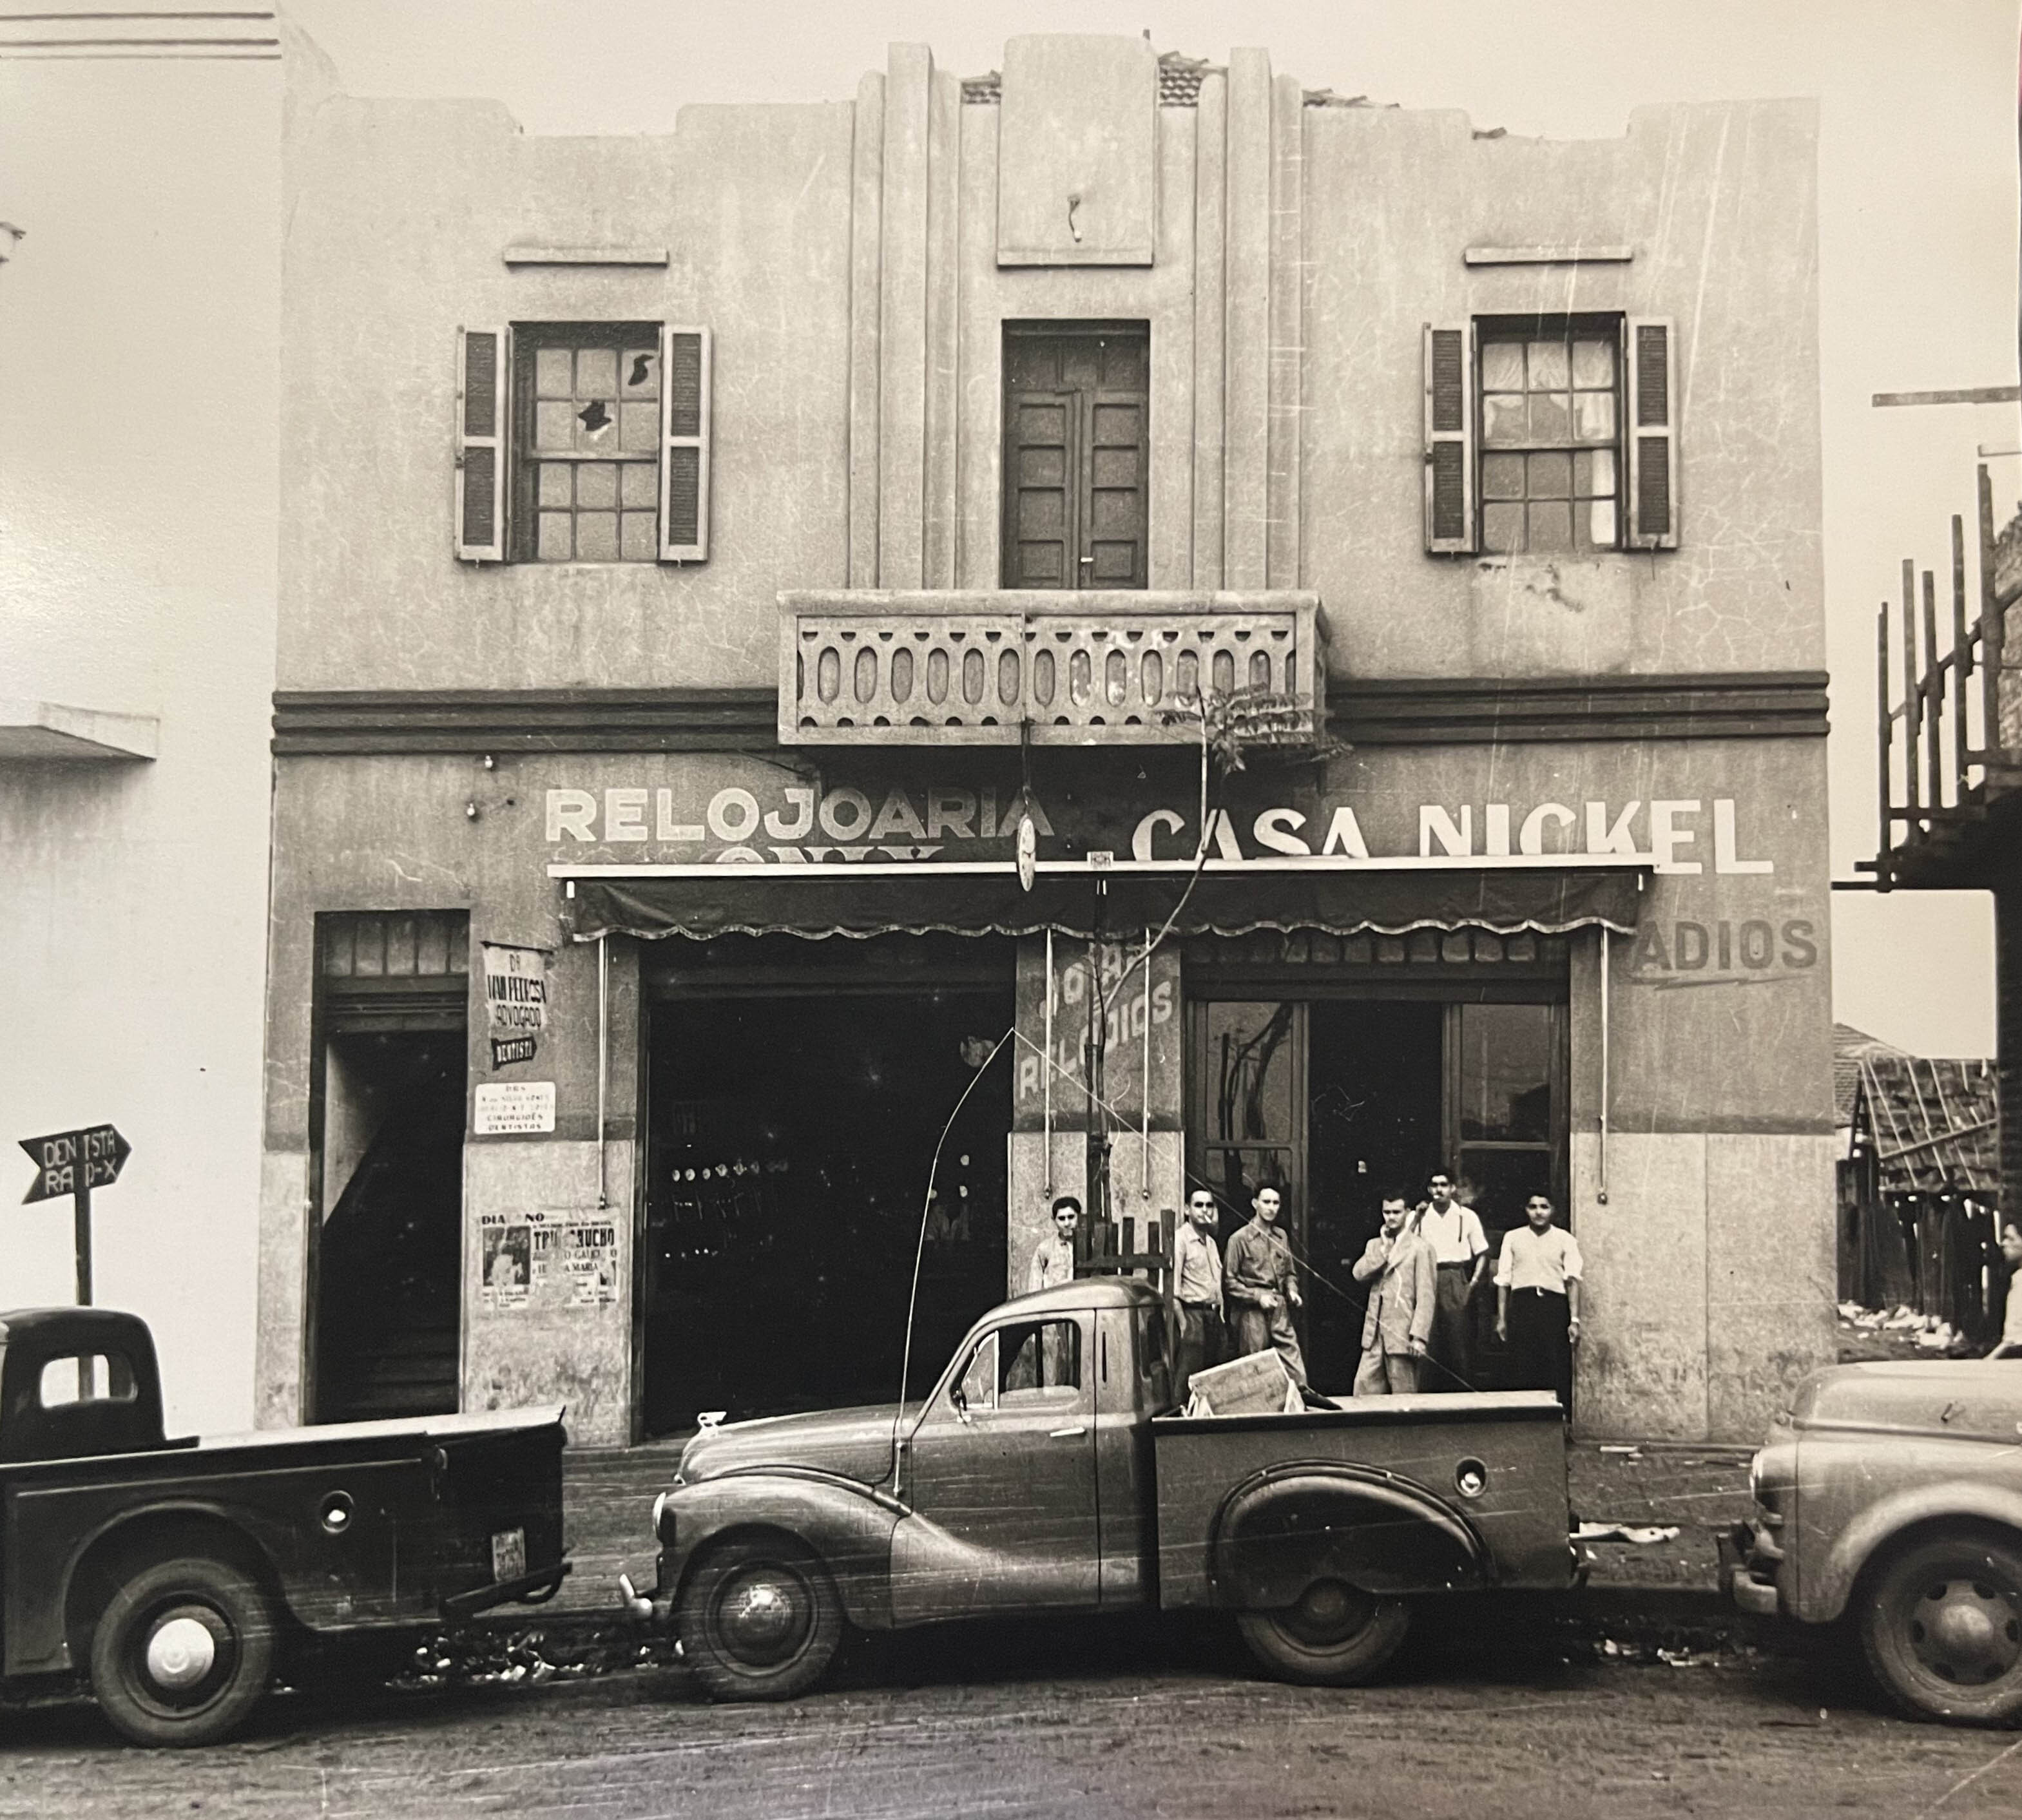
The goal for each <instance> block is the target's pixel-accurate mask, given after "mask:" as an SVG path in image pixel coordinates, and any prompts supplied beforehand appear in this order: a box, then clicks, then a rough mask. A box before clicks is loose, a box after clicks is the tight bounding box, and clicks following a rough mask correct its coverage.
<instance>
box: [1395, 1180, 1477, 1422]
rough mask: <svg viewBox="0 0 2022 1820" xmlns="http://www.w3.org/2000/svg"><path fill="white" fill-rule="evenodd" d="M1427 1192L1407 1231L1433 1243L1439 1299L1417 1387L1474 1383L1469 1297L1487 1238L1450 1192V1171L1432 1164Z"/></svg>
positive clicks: (1442, 1388) (1461, 1386)
mask: <svg viewBox="0 0 2022 1820" xmlns="http://www.w3.org/2000/svg"><path fill="white" fill-rule="evenodd" d="M1426 1186H1427V1187H1428V1188H1429V1190H1430V1191H1431V1195H1432V1198H1431V1200H1430V1201H1429V1202H1428V1203H1427V1204H1426V1205H1424V1206H1422V1207H1421V1208H1420V1209H1418V1214H1417V1216H1416V1217H1415V1218H1414V1219H1413V1220H1412V1222H1411V1231H1413V1232H1414V1234H1416V1235H1418V1237H1419V1238H1422V1239H1423V1240H1424V1241H1425V1243H1426V1244H1427V1245H1429V1246H1431V1247H1432V1252H1433V1264H1435V1265H1436V1266H1437V1267H1438V1270H1439V1305H1438V1308H1437V1309H1436V1311H1435V1312H1434V1314H1433V1344H1432V1354H1431V1357H1432V1361H1433V1366H1434V1367H1435V1369H1434V1370H1432V1371H1431V1372H1429V1373H1421V1374H1420V1377H1421V1384H1420V1388H1422V1389H1425V1390H1436V1391H1453V1390H1473V1388H1474V1297H1475V1292H1476V1290H1478V1289H1480V1287H1481V1279H1482V1278H1483V1277H1484V1275H1487V1271H1488V1238H1487V1235H1486V1234H1485V1233H1484V1232H1483V1231H1482V1229H1481V1216H1480V1214H1478V1213H1476V1212H1475V1210H1474V1209H1473V1208H1472V1207H1469V1206H1468V1205H1465V1204H1464V1203H1463V1202H1459V1201H1457V1200H1455V1199H1454V1181H1453V1177H1452V1176H1450V1175H1448V1174H1447V1172H1446V1171H1445V1170H1444V1169H1435V1170H1434V1171H1433V1173H1432V1176H1431V1179H1430V1180H1429V1182H1428V1183H1427V1184H1426Z"/></svg>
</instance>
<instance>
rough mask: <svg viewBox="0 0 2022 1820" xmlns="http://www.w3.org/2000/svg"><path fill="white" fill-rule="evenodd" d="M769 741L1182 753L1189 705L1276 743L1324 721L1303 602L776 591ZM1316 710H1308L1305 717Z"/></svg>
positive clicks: (1317, 625) (1190, 718) (1319, 650)
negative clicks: (1244, 715) (774, 701)
mask: <svg viewBox="0 0 2022 1820" xmlns="http://www.w3.org/2000/svg"><path fill="white" fill-rule="evenodd" d="M779 604H780V633H779V740H780V742H781V743H782V744H783V745H793V746H842V745H856V746H892V745H956V746H1016V745H1017V744H1018V743H1019V742H1020V739H1021V737H1023V736H1024V729H1025V728H1027V727H1029V728H1030V737H1031V742H1032V743H1033V744H1034V745H1035V746H1144V745H1181V744H1189V743H1192V742H1193V741H1195V740H1196V739H1199V737H1200V724H1201V720H1200V703H1201V702H1202V699H1203V695H1206V698H1207V699H1209V700H1210V702H1213V701H1228V700H1234V701H1236V702H1247V703H1254V704H1255V705H1256V706H1257V708H1259V709H1261V710H1262V711H1263V713H1265V716H1266V717H1267V718H1268V722H1269V724H1270V725H1271V726H1272V729H1273V736H1274V737H1275V738H1276V739H1277V740H1278V741H1279V742H1280V743H1286V744H1298V743H1299V742H1301V740H1310V739H1312V738H1313V737H1314V736H1315V733H1316V728H1317V726H1318V724H1319V721H1320V720H1324V718H1325V702H1326V698H1327V684H1326V660H1325V639H1326V620H1325V616H1324V615H1323V611H1322V609H1321V607H1320V604H1319V596H1317V595H1316V594H1312V593H1305V592H1295V591H1291V590H1273V591H1270V592H1257V593H1148V592H1146V591H1144V590H1142V589H1115V590H1096V589H1091V590H1086V591H1083V592H1081V593H1041V592H1032V591H1016V590H1006V591H1000V592H983V591H976V592H934V591H927V592H920V593H886V592H847V593H787V594H783V595H781V596H780V597H779ZM1316 704H1319V713H1317V715H1316V712H1315V709H1316Z"/></svg>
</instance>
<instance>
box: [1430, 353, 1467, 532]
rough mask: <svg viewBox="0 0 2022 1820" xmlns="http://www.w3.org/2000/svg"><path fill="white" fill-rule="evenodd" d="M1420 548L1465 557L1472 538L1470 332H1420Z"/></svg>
mask: <svg viewBox="0 0 2022 1820" xmlns="http://www.w3.org/2000/svg"><path fill="white" fill-rule="evenodd" d="M1474 547H1475V535H1474V331H1473V328H1472V327H1462V328H1457V329H1436V328H1434V327H1433V326H1431V325H1430V324H1428V325H1427V326H1426V328H1425V548H1426V549H1427V550H1429V551H1430V552H1431V553H1433V554H1434V555H1436V556H1447V555H1465V554H1467V553H1469V552H1471V551H1472V550H1473V549H1474Z"/></svg>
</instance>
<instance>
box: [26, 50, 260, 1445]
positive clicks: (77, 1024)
mask: <svg viewBox="0 0 2022 1820" xmlns="http://www.w3.org/2000/svg"><path fill="white" fill-rule="evenodd" d="M6 92H7V99H6V102H5V106H4V107H0V170H4V171H5V173H6V203H5V214H6V216H7V217H8V219H9V221H13V222H14V223H16V224H18V225H20V226H21V227H22V228H25V229H26V230H27V233H26V237H25V238H24V239H22V240H21V241H20V243H19V244H18V245H16V244H13V243H9V249H8V250H9V254H10V257H9V259H8V261H7V262H6V263H5V264H0V474H4V476H5V480H4V484H0V520H4V523H0V548H4V551H5V554H4V556H0V571H4V576H0V696H5V697H8V698H20V699H26V700H28V701H49V702H58V703H62V704H65V705H68V706H77V707H82V708H86V709H96V710H104V711H109V712H111V713H119V714H126V715H135V716H142V717H151V718H152V719H154V720H155V721H156V722H157V724H158V733H157V735H156V748H157V755H156V756H155V757H154V758H153V759H152V760H114V761H110V762H100V761H93V762H89V763H55V764H50V763H39V762H23V761H18V760H6V759H0V953H4V954H5V957H6V960H5V976H6V979H7V1017H6V1023H5V1038H4V1040H0V1111H4V1115H5V1122H4V1125H0V1151H4V1152H5V1157H6V1158H7V1159H8V1162H9V1165H10V1166H9V1167H7V1168H5V1169H0V1202H5V1204H6V1206H7V1212H6V1231H5V1244H4V1246H0V1308H18V1307H23V1306H33V1305H36V1304H48V1303H57V1304H61V1303H68V1301H70V1300H71V1297H72V1293H73V1289H74V1275H73V1267H72V1248H71V1202H70V1200H69V1199H68V1197H66V1198H63V1199H60V1200H55V1201H50V1202H44V1203H42V1204H39V1205H35V1206H27V1207H24V1206H22V1205H19V1202H20V1198H21V1194H22V1193H23V1191H24V1189H25V1188H26V1187H27V1182H28V1179H29V1165H28V1161H27V1158H25V1157H24V1156H23V1155H22V1154H21V1153H20V1151H18V1150H16V1148H15V1140H16V1139H19V1138H24V1137H28V1136H35V1135H38V1134H41V1133H43V1132H51V1131H60V1130H64V1129H68V1128H70V1127H72V1126H75V1125H90V1124H96V1123H97V1122H100V1121H103V1120H109V1121H111V1122H113V1123H114V1124H115V1125H118V1127H119V1129H120V1130H121V1132H122V1133H124V1135H125V1136H126V1137H127V1139H128V1140H130V1142H131V1143H132V1144H133V1156H132V1157H131V1158H130V1160H129V1161H128V1162H127V1164H126V1169H125V1171H124V1173H122V1176H120V1179H119V1181H118V1182H117V1183H116V1184H114V1185H113V1186H111V1187H107V1188H104V1189H102V1190H100V1191H98V1192H97V1193H95V1194H93V1205H92V1213H93V1232H94V1253H95V1256H94V1265H95V1273H94V1274H95V1278H96V1281H95V1285H94V1288H95V1290H96V1300H98V1301H99V1302H100V1303H102V1304H106V1305H108V1306H113V1307H119V1308H130V1309H132V1310H133V1311H135V1312H137V1313H138V1314H140V1315H143V1316H144V1317H145V1318H147V1320H148V1322H149V1324H150V1326H151V1327H152V1328H153V1329H154V1333H155V1340H156V1344H157V1345H158V1347H159V1351H160V1355H161V1362H162V1376H163V1379H164V1388H165V1391H166V1399H167V1414H168V1420H169V1422H170V1427H171V1428H172V1430H181V1431H184V1432H188V1431H189V1430H191V1429H194V1428H205V1429H210V1430H220V1429H229V1428H239V1427H243V1425H245V1424H246V1421H247V1419H248V1417H249V1415H250V1409H251V1363H252V1350H253V1334H254V1277H253V1256H254V1240H255V1233H256V1216H255V1209H256V1203H257V1176H258V1170H259V1160H260V1147H259V1131H260V1042H261V1008H260V998H261V990H260V988H261V983H260V955H261V950H262V945H263V935H264V927H265V914H266V863H265V862H266V848H267V811H268V794H267V793H268V757H267V752H266V724H267V717H268V712H269V704H268V698H269V696H270V694H271V692H272V688H273V678H274V670H273V662H274V615H275V578H274V538H275V524H276V487H275V461H276V446H275V429H274V425H275V416H276V407H277V394H278V364H277V330H278V324H279V307H280V302H279V212H278V205H279V181H280V179H279V145H280V100H281V97H280V82H279V73H278V71H277V70H276V68H275V67H274V66H272V65H271V64H261V63H257V62H239V63H229V64H225V63H210V64H204V63H195V62H153V63H122V64H115V63H108V62H94V61H79V60H71V61H63V60H53V61H44V62H37V63H27V62H16V63H13V64H9V70H8V78H7V91H6ZM192 121H202V122H204V123H205V130H204V131H203V132H201V133H199V132H194V131H192V127H191V122H192Z"/></svg>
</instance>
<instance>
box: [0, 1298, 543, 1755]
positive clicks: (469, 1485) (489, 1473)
mask: <svg viewBox="0 0 2022 1820" xmlns="http://www.w3.org/2000/svg"><path fill="white" fill-rule="evenodd" d="M561 1418H562V1411H561V1409H560V1406H556V1407H553V1408H550V1409H539V1410H511V1411H506V1412H503V1413H498V1414H495V1415H473V1416H440V1417H427V1418H425V1419H422V1420H420V1421H390V1422H353V1423H348V1424H342V1425H338V1426H332V1427H327V1428H292V1429H282V1430H271V1431H264V1432H258V1433H254V1434H249V1435H228V1436H224V1437H221V1438H217V1439H199V1438H196V1437H194V1436H192V1437H189V1438H187V1439H169V1438H168V1437H167V1436H166V1435H164V1433H163V1432H162V1388H161V1378H160V1375H159V1371H158V1370H157V1368H156V1366H155V1344H154V1341H153V1340H152V1338H151V1337H150V1336H149V1334H148V1329H147V1326H146V1323H145V1322H142V1321H141V1320H140V1319H139V1318H137V1316H134V1315H123V1314H119V1313H115V1312H114V1311H111V1310H109V1309H104V1308H36V1309H29V1310H27V1311H21V1312H17V1313H13V1314H5V1315H0V1697H4V1698H12V1699H19V1698H27V1697H32V1696H35V1695H37V1694H46V1693H57V1692H60V1691H63V1690H64V1688H65V1687H75V1684H76V1683H77V1681H78V1679H79V1678H80V1677H82V1679H83V1680H85V1681H86V1682H87V1683H88V1684H89V1687H90V1689H91V1691H92V1692H93V1694H96V1695H97V1699H98V1703H99V1705H100V1706H101V1707H102V1708H103V1709H104V1712H105V1714H106V1716H107V1717H108V1718H109V1719H110V1720H111V1721H112V1723H113V1724H114V1725H115V1727H118V1728H119V1731H121V1732H122V1733H123V1734H125V1735H126V1737H127V1738H130V1739H132V1740H133V1742H135V1743H137V1744H149V1745H192V1744H207V1743H210V1742H212V1741H214V1740H215V1739H217V1738H222V1737H224V1736H225V1735H226V1734H228V1732H230V1731H232V1730H233V1729H234V1727H236V1726H238V1725H239V1723H242V1722H243V1720H245V1718H246V1716H247V1715H248V1714H249V1713H250V1712H251V1711H252V1709H254V1706H255V1705H257V1704H258V1702H259V1701H260V1699H261V1696H262V1695H263V1694H265V1692H266V1691H267V1690H268V1687H269V1685H270V1684H271V1683H272V1682H273V1680H275V1679H276V1677H277V1676H281V1677H285V1678H286V1679H287V1680H289V1681H290V1682H292V1683H295V1684H297V1685H301V1684H305V1683H312V1682H314V1681H316V1680H319V1679H327V1678H330V1677H331V1676H334V1675H336V1674H341V1673H345V1672H372V1671H375V1670H376V1671H378V1672H387V1671H389V1669H391V1668H392V1666H393V1665H396V1662H397V1661H398V1660H399V1658H400V1655H401V1654H403V1653H404V1652H407V1651H411V1649H412V1647H413V1646H414V1643H415V1641H416V1640H417V1639H419V1638H420V1637H422V1636H424V1635H425V1634H427V1633H428V1632H430V1631H433V1630H435V1629H440V1627H441V1626H442V1625H444V1624H445V1623H453V1622H454V1621H458V1620H459V1619H461V1618H468V1617H469V1616H472V1615H473V1614H476V1613H477V1612H480V1611H483V1610H487V1609H488V1608H490V1607H493V1606H496V1605H500V1604H503V1603H507V1602H509V1601H512V1600H526V1601H530V1602H538V1600H540V1599H544V1598H546V1597H548V1596H551V1595H552V1594H553V1592H555V1590H556V1589H557V1588H559V1587H560V1585H561V1582H562V1578H563V1577H564V1575H565V1574H567V1573H568V1570H569V1565H568V1562H567V1561H566V1560H565V1559H564V1558H563V1553H562V1489H561V1451H562V1447H563V1445H564V1441H565V1440H566V1438H567V1437H566V1436H565V1435H564V1432H563V1429H562V1420H561Z"/></svg>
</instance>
